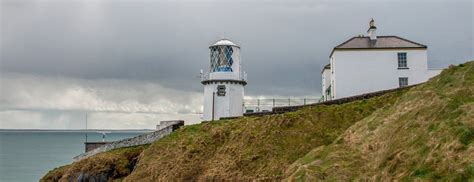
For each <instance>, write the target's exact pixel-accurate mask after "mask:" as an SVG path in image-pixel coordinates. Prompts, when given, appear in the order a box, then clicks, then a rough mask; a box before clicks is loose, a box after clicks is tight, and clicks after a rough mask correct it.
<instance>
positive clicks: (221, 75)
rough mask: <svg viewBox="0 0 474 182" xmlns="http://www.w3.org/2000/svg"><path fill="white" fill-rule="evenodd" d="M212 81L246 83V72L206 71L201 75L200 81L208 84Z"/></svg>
mask: <svg viewBox="0 0 474 182" xmlns="http://www.w3.org/2000/svg"><path fill="white" fill-rule="evenodd" d="M213 82H235V83H239V84H243V85H246V84H247V74H246V73H240V74H238V73H235V72H210V73H209V72H207V73H203V74H202V75H201V83H202V84H205V85H206V84H209V83H213Z"/></svg>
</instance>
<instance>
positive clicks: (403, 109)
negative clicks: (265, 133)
mask: <svg viewBox="0 0 474 182" xmlns="http://www.w3.org/2000/svg"><path fill="white" fill-rule="evenodd" d="M473 140H474V62H470V63H467V64H463V65H460V66H457V67H452V68H450V69H448V70H445V71H443V73H442V74H441V75H440V76H438V77H435V78H434V79H432V80H431V81H429V82H428V83H426V84H423V85H420V86H417V87H415V88H413V89H411V90H410V91H409V92H407V93H405V94H404V95H403V97H401V98H400V99H399V100H398V101H397V102H396V103H395V104H394V105H393V106H392V107H384V108H381V109H380V110H377V111H376V112H374V113H373V114H372V115H370V116H369V117H366V118H364V119H363V120H361V121H359V122H357V123H356V124H354V125H353V126H351V127H350V128H349V129H348V130H347V131H345V132H344V134H343V135H342V136H340V137H339V138H338V139H337V140H336V141H334V142H333V143H332V144H331V145H328V146H320V147H317V148H315V149H314V150H312V151H311V152H309V153H308V154H307V155H306V156H305V157H303V158H301V159H299V160H298V161H297V162H295V163H294V164H293V165H292V166H291V167H290V168H289V169H288V170H287V172H286V174H287V175H288V176H289V178H288V179H289V180H300V179H301V180H306V181H314V180H330V181H332V180H349V179H359V180H375V181H380V180H382V179H384V180H395V179H397V180H399V179H401V180H410V181H411V180H415V179H422V180H430V181H431V180H442V181H453V180H454V181H471V180H474V146H473ZM468 179H470V180H468Z"/></svg>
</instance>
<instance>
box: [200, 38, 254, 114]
mask: <svg viewBox="0 0 474 182" xmlns="http://www.w3.org/2000/svg"><path fill="white" fill-rule="evenodd" d="M209 50H210V66H209V72H206V73H201V74H202V76H201V79H202V80H201V83H202V84H203V85H204V112H203V118H202V119H203V120H206V121H210V120H218V119H220V118H222V117H235V116H242V114H243V99H244V86H245V85H246V84H247V81H246V77H247V76H246V75H245V73H244V72H242V70H241V62H240V46H239V45H237V44H235V43H233V42H232V41H230V40H228V39H221V40H219V41H217V42H216V43H214V44H212V45H211V46H209Z"/></svg>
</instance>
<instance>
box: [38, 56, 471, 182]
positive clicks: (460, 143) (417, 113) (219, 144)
mask: <svg viewBox="0 0 474 182" xmlns="http://www.w3.org/2000/svg"><path fill="white" fill-rule="evenodd" d="M473 67H474V63H473V62H470V63H467V64H464V65H463V66H458V67H453V68H450V69H449V70H446V71H443V74H442V75H441V76H439V77H437V78H435V79H432V80H431V81H430V82H429V83H427V84H423V85H420V86H416V87H413V88H409V89H405V90H400V91H396V92H392V93H388V94H385V95H383V96H379V97H374V98H371V99H366V100H361V101H355V102H351V103H346V104H340V105H330V106H314V107H307V108H303V109H301V110H299V111H296V112H292V113H285V114H279V115H271V116H264V117H244V118H239V119H234V120H227V121H216V122H208V123H202V124H199V125H192V126H185V127H183V128H181V129H179V130H178V131H176V132H174V133H173V134H171V135H169V136H167V137H165V138H163V139H161V140H159V141H157V142H155V143H153V144H152V145H151V146H149V147H148V148H147V149H145V150H143V152H141V154H140V157H139V159H138V163H137V164H136V165H128V166H134V168H133V171H132V172H131V173H130V174H128V173H123V174H124V175H116V176H113V175H111V176H106V177H107V178H108V179H122V178H123V177H124V176H126V177H125V178H123V180H124V181H152V180H153V181H156V180H162V181H165V180H170V179H173V180H219V179H227V180H229V179H230V180H232V179H234V180H237V179H238V180H246V179H261V180H263V179H274V180H275V179H276V180H279V179H284V178H287V179H288V180H298V179H307V180H311V181H312V180H316V179H321V180H324V179H328V180H331V179H354V178H359V179H360V178H367V179H374V180H375V179H402V178H403V179H415V178H421V179H431V178H434V179H436V178H444V179H466V178H472V176H473V175H474V174H473V171H474V164H473V159H474V156H473V153H474V152H473V147H472V140H473V137H474V132H473V128H474V120H473V119H472V118H474V117H473V116H474V114H473V112H474V105H473V95H474V93H473V86H474V80H473V77H474V70H473V69H474V68H473ZM110 153H111V152H106V153H104V154H99V155H97V156H93V157H91V158H88V159H85V160H83V161H80V162H77V163H73V164H71V165H68V166H65V167H62V168H59V169H55V170H53V171H51V172H50V173H48V174H47V175H46V176H45V177H44V178H43V179H55V180H57V179H64V180H67V179H68V178H69V176H71V174H80V173H81V172H82V173H92V172H93V171H104V170H97V169H96V168H94V166H110V165H108V163H109V162H110V160H107V159H106V158H104V157H103V156H102V155H109V154H110ZM123 156H125V155H121V154H118V155H117V158H124V157H123ZM125 158H127V157H125ZM114 163H115V162H114V161H112V163H111V164H114ZM125 163H126V162H125ZM125 163H124V164H125ZM65 171H66V172H65ZM108 171H109V173H114V172H113V171H115V170H110V169H109V170H108ZM102 176H103V175H102Z"/></svg>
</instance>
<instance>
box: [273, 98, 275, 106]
mask: <svg viewBox="0 0 474 182" xmlns="http://www.w3.org/2000/svg"><path fill="white" fill-rule="evenodd" d="M273 107H275V99H273Z"/></svg>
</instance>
